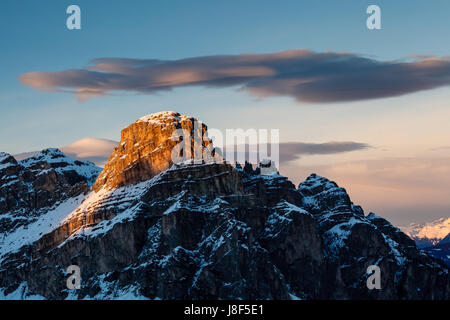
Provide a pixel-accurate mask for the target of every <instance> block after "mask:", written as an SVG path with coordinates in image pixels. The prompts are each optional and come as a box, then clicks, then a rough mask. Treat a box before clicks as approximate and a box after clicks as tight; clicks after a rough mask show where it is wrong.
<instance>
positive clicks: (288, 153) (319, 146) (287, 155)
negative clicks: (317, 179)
mask: <svg viewBox="0 0 450 320" xmlns="http://www.w3.org/2000/svg"><path fill="white" fill-rule="evenodd" d="M370 148H372V146H370V145H368V144H366V143H360V142H352V141H345V142H336V141H333V142H325V143H304V142H286V143H280V163H283V162H288V161H292V160H295V159H298V158H300V157H301V156H302V155H325V154H336V153H343V152H350V151H358V150H364V149H370Z"/></svg>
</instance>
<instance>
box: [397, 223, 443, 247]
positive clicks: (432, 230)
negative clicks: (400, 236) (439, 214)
mask: <svg viewBox="0 0 450 320" xmlns="http://www.w3.org/2000/svg"><path fill="white" fill-rule="evenodd" d="M400 228H401V229H402V231H403V232H405V233H406V234H407V235H408V236H410V237H411V238H412V239H414V240H429V242H430V244H432V245H435V244H437V243H438V242H439V241H441V240H442V239H444V238H445V237H446V236H447V235H449V234H450V218H440V219H438V220H435V221H432V222H428V223H422V224H418V223H411V224H410V225H409V226H406V227H400Z"/></svg>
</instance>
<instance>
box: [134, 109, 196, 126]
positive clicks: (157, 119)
mask: <svg viewBox="0 0 450 320" xmlns="http://www.w3.org/2000/svg"><path fill="white" fill-rule="evenodd" d="M191 119H192V117H188V116H185V115H182V114H180V113H178V112H175V111H161V112H157V113H152V114H149V115H146V116H143V117H141V118H139V119H138V120H137V121H136V122H149V123H153V124H167V123H174V122H181V121H183V120H191Z"/></svg>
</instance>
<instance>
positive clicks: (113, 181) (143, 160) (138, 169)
mask: <svg viewBox="0 0 450 320" xmlns="http://www.w3.org/2000/svg"><path fill="white" fill-rule="evenodd" d="M205 132H206V126H205V125H204V124H202V123H200V122H198V121H197V119H195V118H192V117H187V116H183V115H181V114H179V113H176V112H171V111H166V112H160V113H156V114H152V115H149V116H146V117H142V118H140V119H139V120H137V121H136V122H135V123H133V124H132V125H130V126H129V127H127V128H125V129H123V130H122V134H121V140H120V143H119V146H118V147H116V148H114V151H113V153H112V154H111V157H110V158H109V160H108V162H107V164H106V165H105V169H104V170H103V172H102V173H101V174H100V176H99V177H98V179H97V181H96V183H95V185H94V188H93V189H94V190H95V191H98V190H100V189H101V188H105V187H106V188H109V189H113V188H117V187H122V186H126V185H130V184H135V183H138V182H141V181H145V180H147V179H150V178H152V177H154V176H155V175H156V174H158V173H160V172H161V171H164V170H166V169H167V168H169V167H170V166H171V165H172V164H173V160H172V156H173V154H172V152H173V151H174V150H176V149H174V148H175V146H177V145H178V144H179V143H180V142H181V141H182V139H183V140H184V143H185V145H186V148H185V149H184V150H183V151H181V150H180V152H184V153H185V154H181V155H178V156H182V157H183V158H184V159H185V160H189V159H194V158H195V159H202V152H203V150H204V149H205V148H208V146H210V141H209V140H206V139H205V140H204V135H205ZM180 136H182V138H179V137H180ZM194 140H195V142H197V143H199V144H201V147H200V146H196V145H195V142H194ZM194 147H196V149H194ZM196 153H197V154H196Z"/></svg>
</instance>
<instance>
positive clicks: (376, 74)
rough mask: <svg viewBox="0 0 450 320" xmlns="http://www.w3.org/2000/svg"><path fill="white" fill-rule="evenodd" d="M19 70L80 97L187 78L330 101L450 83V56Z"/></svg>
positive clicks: (99, 62)
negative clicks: (55, 70) (402, 60)
mask: <svg viewBox="0 0 450 320" xmlns="http://www.w3.org/2000/svg"><path fill="white" fill-rule="evenodd" d="M19 78H20V81H21V82H22V83H23V84H25V85H28V86H30V87H33V88H36V89H39V90H42V91H57V92H70V93H73V94H76V95H78V98H79V99H80V100H84V99H88V98H90V97H94V96H106V95H111V94H115V93H123V92H132V93H143V94H153V93H155V92H158V91H163V90H171V89H173V88H177V87H183V86H204V87H231V86H240V87H241V88H242V89H243V90H246V91H248V92H250V93H251V94H254V95H257V96H258V97H261V98H264V97H270V96H289V97H293V98H295V99H296V100H297V101H299V102H307V103H331V102H343V101H358V100H367V99H377V98H386V97H396V96H401V95H405V94H409V93H414V92H418V91H422V90H429V89H434V88H439V87H442V86H448V85H449V84H450V59H449V58H448V57H447V58H437V57H416V58H415V60H413V61H409V62H398V61H378V60H375V59H371V58H367V57H364V56H360V55H356V54H351V53H342V52H324V53H316V52H313V51H310V50H288V51H283V52H277V53H269V54H241V55H216V56H202V57H194V58H186V59H180V60H156V59H126V58H100V59H94V60H93V61H92V62H91V65H90V66H88V67H86V68H84V69H72V70H64V71H59V72H29V73H25V74H23V75H21V76H20V77H19Z"/></svg>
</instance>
